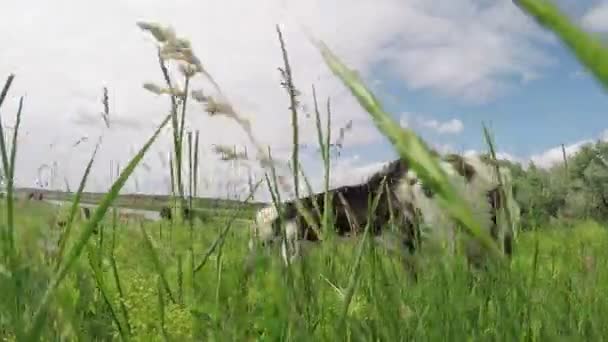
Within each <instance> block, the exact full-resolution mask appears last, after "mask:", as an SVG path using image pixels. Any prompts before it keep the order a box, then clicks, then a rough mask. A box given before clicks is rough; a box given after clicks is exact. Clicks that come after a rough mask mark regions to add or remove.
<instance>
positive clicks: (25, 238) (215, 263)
mask: <svg viewBox="0 0 608 342" xmlns="http://www.w3.org/2000/svg"><path fill="white" fill-rule="evenodd" d="M16 209H17V211H16V213H17V215H16V220H17V221H16V222H17V226H19V227H27V229H22V230H19V232H18V233H17V242H16V243H17V245H18V250H19V254H20V256H21V258H20V259H22V260H28V263H27V264H26V265H24V266H26V267H24V269H23V272H24V273H23V274H22V276H23V280H24V281H23V283H22V284H21V286H22V288H21V289H19V292H20V293H21V294H22V296H20V297H14V293H15V292H14V291H15V289H11V286H10V282H8V281H7V279H4V278H2V280H1V281H0V284H3V285H2V289H3V291H2V295H3V296H4V298H3V300H2V303H3V305H5V306H6V307H5V308H3V310H2V312H1V313H0V317H2V321H1V322H2V328H3V331H4V334H3V335H4V336H8V339H9V340H10V339H11V338H10V336H11V335H12V332H14V328H15V327H14V325H12V324H11V322H14V321H13V320H12V318H11V314H13V311H12V310H13V309H11V305H9V303H12V301H15V300H18V301H19V302H20V305H21V308H22V310H23V312H22V314H23V315H25V316H26V317H27V315H28V313H29V314H31V312H29V310H31V309H32V308H33V307H35V305H36V303H37V302H38V301H39V300H40V298H41V296H42V292H43V291H42V290H43V289H44V288H45V287H46V284H47V283H48V281H49V279H50V276H51V270H52V266H51V265H52V262H53V255H54V253H56V249H54V248H53V245H54V244H53V241H54V240H56V234H53V230H52V227H49V223H48V222H50V217H52V216H53V215H54V213H55V211H56V209H54V208H53V207H52V206H47V205H43V204H40V203H32V202H18V203H17V205H16ZM108 216H109V217H106V219H105V220H104V221H103V224H102V225H101V227H100V228H101V229H100V231H99V234H97V235H96V236H94V237H93V238H92V239H91V240H90V241H89V242H88V245H87V249H86V252H85V253H83V255H82V256H81V257H80V258H79V259H78V261H77V263H76V265H75V266H74V268H73V271H72V272H71V273H70V274H69V275H68V276H67V278H66V279H65V280H64V282H63V283H62V284H61V285H60V287H59V289H58V291H57V295H56V296H55V297H54V298H53V299H52V300H51V305H49V311H48V314H47V324H46V328H45V334H44V336H45V337H46V339H48V340H57V339H66V340H72V339H74V338H78V339H80V340H110V339H114V338H118V337H119V336H120V335H121V332H120V330H121V329H122V330H123V332H122V334H123V336H129V337H130V338H131V339H133V340H137V341H144V340H153V341H156V340H170V341H187V340H196V341H203V340H206V341H237V340H238V341H242V340H264V341H276V340H298V341H304V340H322V341H337V340H344V339H348V340H356V341H364V340H365V341H371V340H383V341H398V340H416V341H437V340H449V341H466V340H500V341H516V340H517V341H521V340H536V341H539V340H563V339H565V338H568V340H571V341H572V340H580V341H585V340H594V341H597V340H603V336H606V335H607V334H608V326H607V325H606V324H604V323H605V322H604V320H605V319H604V317H605V316H606V315H607V314H608V297H607V296H606V293H608V281H607V280H608V279H606V278H607V275H606V272H605V268H604V267H603V266H602V265H605V264H606V262H608V260H607V259H608V251H607V249H606V248H605V246H606V244H607V243H608V239H607V238H608V236H607V235H606V234H607V233H606V229H605V228H604V227H601V226H599V225H597V224H595V223H593V222H581V223H579V224H578V225H576V226H575V227H574V228H568V229H565V228H560V227H555V229H553V230H547V229H545V231H544V232H542V233H534V232H528V233H524V234H522V235H521V236H520V238H519V242H518V245H517V253H516V256H515V258H514V260H513V263H512V265H511V267H510V270H503V271H500V272H493V273H491V274H485V275H483V276H482V275H475V274H474V273H470V272H468V271H466V270H465V268H464V266H463V264H461V263H459V262H455V261H453V259H450V260H451V261H446V260H443V259H440V258H441V256H440V255H439V254H437V253H433V252H432V251H429V252H427V253H423V254H422V255H421V256H420V259H419V260H418V262H419V266H420V267H421V269H423V272H422V275H421V279H420V280H419V282H418V283H413V282H411V281H410V280H409V278H408V277H407V276H406V274H405V273H404V272H403V268H402V265H401V264H400V261H399V259H398V258H396V257H395V256H391V255H388V254H387V253H386V252H385V251H384V250H383V249H376V248H374V244H371V243H369V244H365V245H364V246H363V250H362V252H361V262H360V263H359V265H358V266H355V265H356V260H357V256H358V255H359V254H358V253H359V247H360V244H359V243H360V240H355V239H352V240H339V241H335V242H331V243H327V244H323V245H317V246H309V248H308V249H307V256H308V257H307V258H305V259H302V260H303V261H299V262H298V263H296V264H293V265H292V267H291V269H290V270H289V273H288V271H286V269H285V267H283V265H282V264H281V263H280V260H279V259H278V258H277V257H275V254H277V251H272V252H271V253H269V254H262V255H261V256H259V257H258V259H257V261H256V263H255V267H254V271H253V273H252V274H250V275H249V276H247V274H246V273H245V272H244V270H243V260H244V258H245V256H246V243H247V238H248V237H247V233H246V229H244V228H245V225H244V224H243V223H242V222H241V223H235V224H234V226H232V227H231V228H230V230H229V231H228V233H227V234H226V235H225V239H224V240H223V242H222V243H220V244H219V245H218V246H217V248H216V249H215V250H214V251H213V252H212V253H211V254H209V249H210V247H211V246H212V245H214V243H215V242H216V240H217V237H218V236H220V235H221V234H222V231H226V227H227V225H228V224H229V219H225V220H224V219H222V220H221V221H215V222H209V223H205V224H203V223H200V222H199V223H197V224H196V225H195V226H194V227H189V226H188V225H175V226H171V225H170V223H168V222H147V223H142V222H139V221H130V222H118V223H117V225H116V227H113V220H112V219H111V215H108ZM55 229H56V228H55ZM148 241H150V242H151V244H149V243H148ZM41 246H42V247H43V248H41ZM44 246H45V247H44ZM441 260H443V262H440V261H441ZM156 261H158V262H156ZM201 264H202V266H201ZM354 267H359V270H357V271H354V270H353V268H354ZM193 270H197V271H196V272H194V271H193ZM353 274H356V275H357V276H356V277H354V278H353ZM119 327H120V328H119Z"/></svg>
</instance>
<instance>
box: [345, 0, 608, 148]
mask: <svg viewBox="0 0 608 342" xmlns="http://www.w3.org/2000/svg"><path fill="white" fill-rule="evenodd" d="M594 3H598V2H597V1H596V2H593V1H580V2H577V3H574V2H568V1H562V2H561V3H560V5H561V7H562V8H564V9H565V10H568V11H569V12H568V14H569V15H570V16H571V17H572V18H573V19H574V20H580V19H581V17H582V16H583V15H584V14H585V13H586V12H587V11H588V10H589V9H590V8H592V7H593V6H592V5H593V4H594ZM600 3H601V2H600ZM540 48H541V49H542V50H543V52H544V53H545V54H546V55H548V56H551V59H552V61H551V63H550V64H549V65H547V66H545V67H543V68H541V69H540V70H539V75H538V77H536V78H535V79H532V80H526V81H524V80H522V79H521V78H517V77H511V79H509V78H508V77H509V76H510V75H509V76H507V77H506V78H504V79H505V80H507V82H508V85H509V88H508V89H507V90H505V91H503V92H502V93H501V94H499V95H497V96H495V97H494V98H492V99H491V100H488V101H483V102H482V103H472V102H470V101H463V100H461V99H459V98H455V97H454V96H445V95H443V94H441V93H438V92H437V91H433V90H429V89H423V90H412V89H410V88H408V87H407V85H406V84H404V82H403V80H402V79H400V78H399V77H394V76H393V75H392V73H391V70H390V69H389V68H387V67H386V66H383V65H380V66H377V67H376V68H375V70H374V77H375V78H376V79H377V80H379V84H380V85H379V86H377V87H376V88H375V89H376V92H377V93H378V95H379V97H380V99H381V100H382V102H383V103H384V105H385V107H386V109H387V110H388V111H389V112H391V113H392V114H393V115H394V117H395V118H396V119H397V120H399V119H400V118H401V117H402V113H404V112H407V113H414V114H416V116H417V117H419V118H427V119H434V120H437V121H443V122H446V121H448V120H454V119H457V120H460V121H461V122H462V124H463V127H464V128H463V130H462V131H460V132H458V133H456V134H439V133H438V132H437V131H436V130H434V129H430V128H428V127H425V126H424V125H421V124H420V123H416V122H413V123H412V122H410V127H411V128H413V129H414V130H415V131H416V132H417V133H418V134H420V135H421V136H422V137H423V138H424V139H425V140H427V141H429V142H431V143H434V144H439V145H444V146H445V145H449V146H450V147H451V148H454V149H456V150H457V151H466V150H476V151H479V150H483V149H485V142H484V140H483V135H482V126H481V124H482V122H485V123H486V124H488V125H489V126H490V127H491V129H492V131H493V133H494V135H495V140H496V142H497V144H498V148H499V150H500V151H502V152H506V153H508V154H509V155H511V156H515V157H516V158H518V159H519V160H527V158H529V157H530V156H532V155H537V156H538V155H542V154H543V152H545V151H547V150H550V149H551V148H554V147H556V146H559V145H560V144H564V145H566V146H569V145H573V144H577V143H578V142H581V141H584V140H588V139H598V138H600V137H602V134H603V133H604V132H605V130H606V129H608V111H607V109H608V94H606V92H605V90H604V88H603V87H602V86H601V85H600V84H599V83H598V82H597V81H596V80H595V79H594V78H593V77H592V76H591V75H590V74H587V73H586V72H584V71H583V70H584V69H583V66H582V65H581V64H580V63H579V62H578V61H577V60H576V58H575V57H574V55H573V54H572V53H571V52H570V51H569V49H568V48H567V47H566V46H565V45H563V44H562V43H561V42H557V41H556V42H554V43H552V44H544V45H541V47H540ZM357 154H360V155H367V156H373V157H372V158H373V159H374V160H385V159H387V158H391V157H392V156H393V153H392V151H391V149H390V147H389V146H388V144H387V143H378V144H373V145H368V146H364V147H359V148H358V149H356V150H355V149H351V150H349V151H347V152H346V153H345V155H357Z"/></svg>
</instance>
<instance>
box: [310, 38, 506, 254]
mask: <svg viewBox="0 0 608 342" xmlns="http://www.w3.org/2000/svg"><path fill="white" fill-rule="evenodd" d="M311 40H312V41H313V44H315V45H316V46H317V48H318V49H319V50H320V52H321V55H322V56H323V59H324V60H325V63H326V64H327V65H328V66H329V68H330V69H331V71H332V72H333V73H334V74H335V75H336V76H338V77H339V78H340V80H342V82H343V83H344V84H345V85H346V86H347V88H348V89H349V90H350V91H351V93H352V94H353V95H354V96H355V97H356V98H357V100H358V101H359V104H361V106H363V108H365V110H366V111H367V112H368V113H369V114H370V116H371V117H372V119H373V122H374V124H375V125H376V127H377V128H378V129H379V130H380V131H381V132H382V133H383V134H384V135H385V136H386V137H387V138H388V139H389V140H390V142H391V143H392V145H393V146H394V147H395V149H396V150H397V152H398V153H399V155H400V156H401V158H404V159H405V160H406V161H407V162H408V163H409V164H410V166H411V168H412V169H414V171H416V173H417V174H418V175H419V176H420V177H421V178H422V180H423V181H424V182H425V183H426V184H428V186H429V187H430V188H432V189H433V190H435V191H436V192H437V193H438V195H439V196H438V197H439V202H440V204H441V205H442V206H443V207H445V209H446V210H448V212H449V213H450V215H451V216H452V217H453V218H454V219H456V220H457V221H458V222H459V223H460V224H461V225H462V226H463V228H464V229H465V230H466V231H467V232H468V233H470V234H471V235H473V236H474V237H475V238H477V239H478V240H479V241H480V242H481V243H482V245H484V247H486V248H488V249H489V250H490V251H491V252H492V253H493V254H494V255H495V256H496V257H498V258H499V259H502V257H503V255H502V254H501V253H500V250H499V249H498V247H497V246H496V244H495V243H494V242H493V241H492V239H491V238H490V236H489V234H487V233H486V232H485V231H483V230H482V229H481V227H480V225H479V223H478V222H476V221H475V220H474V218H473V215H472V212H471V209H470V207H469V205H468V204H467V203H466V202H464V201H462V200H461V199H460V198H458V195H457V193H456V191H455V190H454V188H453V187H452V185H451V184H450V183H449V181H448V178H447V175H446V174H445V172H444V171H443V169H441V167H440V165H439V163H438V161H437V159H436V158H434V157H433V155H432V154H431V153H430V151H429V149H428V148H427V147H426V144H425V143H424V142H423V141H422V140H421V139H420V138H419V137H418V136H417V135H416V134H415V133H414V132H412V131H411V130H409V129H405V128H402V127H401V126H400V125H399V124H398V123H397V122H396V121H395V120H394V119H393V118H392V117H391V116H390V115H389V114H388V113H386V112H385V111H384V109H383V108H382V105H381V104H380V102H379V101H378V100H377V99H376V97H375V96H374V94H373V93H372V92H371V91H370V90H369V89H367V87H366V86H365V85H364V84H363V82H362V81H361V79H360V78H359V76H358V75H357V73H356V72H355V71H352V70H350V69H349V68H348V67H347V66H346V65H344V64H343V63H342V62H341V61H340V60H339V59H338V57H337V56H335V55H334V54H333V52H332V51H331V50H330V49H329V48H328V47H327V45H325V43H323V42H322V41H318V40H315V39H312V38H311Z"/></svg>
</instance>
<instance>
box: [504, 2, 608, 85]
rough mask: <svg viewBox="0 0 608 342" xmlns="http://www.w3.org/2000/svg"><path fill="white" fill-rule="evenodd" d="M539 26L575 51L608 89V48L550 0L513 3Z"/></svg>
mask: <svg viewBox="0 0 608 342" xmlns="http://www.w3.org/2000/svg"><path fill="white" fill-rule="evenodd" d="M513 3H515V5H517V6H518V7H519V8H521V9H522V10H523V11H524V12H525V13H527V14H529V15H530V16H531V17H532V18H534V20H536V22H537V23H538V24H540V25H541V26H543V27H545V28H546V29H549V30H551V31H553V33H555V34H556V35H557V36H558V37H559V38H560V39H561V40H562V42H564V43H565V44H566V46H568V48H570V50H572V52H573V53H574V55H575V56H576V58H577V59H578V60H579V61H580V62H582V63H583V64H584V65H585V66H586V67H587V68H588V69H589V70H590V71H591V72H592V73H593V75H594V76H595V78H596V79H597V80H598V81H599V82H600V83H601V84H602V85H603V86H604V89H607V90H608V49H607V48H606V47H605V46H603V45H602V43H601V42H600V40H599V39H597V38H594V37H593V36H592V35H591V34H589V33H587V32H585V31H584V30H583V29H581V28H580V27H578V26H576V25H575V24H574V23H572V21H571V20H570V19H569V18H568V17H567V16H566V15H565V14H563V13H562V12H561V11H560V10H559V8H558V7H557V6H556V5H555V4H553V3H551V2H550V1H547V0H513Z"/></svg>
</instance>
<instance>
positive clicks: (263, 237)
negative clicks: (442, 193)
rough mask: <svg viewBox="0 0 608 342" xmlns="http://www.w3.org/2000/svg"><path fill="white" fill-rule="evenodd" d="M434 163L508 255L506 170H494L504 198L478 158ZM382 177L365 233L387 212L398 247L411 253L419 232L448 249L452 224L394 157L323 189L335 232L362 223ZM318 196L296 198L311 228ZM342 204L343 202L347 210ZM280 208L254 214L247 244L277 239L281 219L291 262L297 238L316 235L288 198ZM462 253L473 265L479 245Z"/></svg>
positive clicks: (379, 226)
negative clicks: (358, 179)
mask: <svg viewBox="0 0 608 342" xmlns="http://www.w3.org/2000/svg"><path fill="white" fill-rule="evenodd" d="M440 165H441V167H442V168H443V169H444V171H445V172H446V173H447V175H448V178H449V180H450V181H451V183H452V185H453V186H454V187H455V188H456V190H457V192H458V194H459V195H460V197H461V198H462V199H464V200H466V201H467V202H469V204H470V207H471V208H472V209H473V214H474V215H475V218H476V219H477V220H478V222H480V223H482V227H483V228H484V229H487V231H488V232H489V233H490V234H491V236H492V237H493V238H494V240H495V241H496V242H497V243H498V244H499V246H500V248H501V249H502V250H503V251H504V252H505V253H506V254H507V255H511V253H512V241H513V236H512V231H513V230H512V227H508V225H507V224H506V223H505V222H509V221H510V222H511V223H517V222H518V218H519V208H518V206H517V203H516V202H515V201H514V199H513V197H514V196H513V192H512V185H511V184H512V183H511V178H510V173H509V171H508V170H507V169H504V168H501V169H500V170H501V176H502V182H503V184H504V189H505V194H506V197H507V198H505V199H503V198H502V196H501V192H500V191H499V181H498V177H497V176H496V172H495V169H494V167H493V166H492V165H491V164H489V163H487V162H484V161H483V160H482V159H481V158H480V157H478V156H466V157H461V156H458V155H447V156H444V157H442V158H441V159H440ZM383 179H385V184H386V185H387V186H386V187H384V189H383V190H384V191H382V193H381V195H380V200H379V201H378V206H377V208H376V211H375V212H374V216H373V222H372V224H371V226H370V230H371V232H372V233H373V234H374V235H376V236H378V235H380V234H382V233H383V232H384V231H385V228H386V227H387V224H388V223H389V222H391V220H390V219H391V217H390V212H391V211H392V213H393V221H392V222H393V223H394V226H393V228H396V229H397V231H398V232H399V233H400V234H399V235H400V236H401V241H400V242H401V245H402V246H403V247H404V248H405V249H406V250H407V252H409V253H414V252H415V250H416V248H417V246H418V245H419V244H420V242H421V241H420V239H421V233H424V234H423V235H425V236H426V237H427V238H431V239H435V240H445V242H447V245H448V246H450V247H451V249H452V250H454V240H455V238H454V235H455V234H454V233H455V231H456V228H457V225H456V223H455V222H454V221H453V220H452V219H451V217H450V216H449V215H448V213H446V212H444V211H443V210H442V208H441V206H440V204H439V202H438V201H437V197H436V196H435V194H434V193H433V192H432V191H431V190H430V189H429V188H428V187H427V186H425V185H424V184H423V182H422V181H421V180H420V179H419V178H418V177H417V175H416V173H415V172H414V171H413V170H411V169H410V168H409V167H408V165H407V163H406V162H405V161H403V160H399V159H398V160H394V161H391V162H390V163H388V165H387V166H386V167H385V168H384V169H382V170H381V171H379V172H377V173H375V174H373V175H372V176H371V177H370V178H369V179H368V180H367V181H365V182H363V183H362V184H358V185H349V186H342V187H338V188H335V189H332V190H330V191H329V192H330V193H331V196H330V197H331V198H332V200H331V203H330V208H331V210H332V211H333V212H334V229H335V231H336V233H337V234H338V235H342V236H343V235H347V234H349V233H351V232H352V230H353V228H352V227H353V224H352V222H351V221H356V223H357V224H356V225H355V226H358V227H360V228H363V227H365V225H366V224H367V220H368V211H369V209H370V208H369V206H370V204H371V200H368V199H370V198H371V199H373V198H375V196H376V195H377V194H378V193H379V192H380V190H381V189H382V188H383V187H381V183H382V180H383ZM386 190H388V191H386ZM324 198H325V196H324V193H319V194H315V195H312V196H308V197H304V198H301V199H300V203H301V204H302V205H303V206H304V207H305V208H306V209H307V210H308V211H309V212H310V213H312V214H313V217H314V218H315V223H316V226H317V227H319V226H320V224H319V222H320V218H319V217H318V216H317V215H315V206H314V205H313V203H314V202H316V203H317V208H321V210H322V208H323V204H324ZM341 198H342V200H341ZM344 202H346V203H347V204H348V209H347V207H345V205H344ZM281 206H282V208H283V212H284V216H283V219H282V220H279V215H278V212H277V210H276V208H275V207H274V205H272V204H271V205H269V206H266V207H264V208H262V209H260V210H259V211H258V212H257V213H256V217H255V221H254V223H253V224H252V226H251V235H252V236H251V239H250V242H249V248H250V249H251V250H254V248H255V246H256V245H257V244H261V245H268V244H272V243H273V242H275V241H280V240H282V232H281V229H280V226H279V222H282V223H283V224H282V227H283V228H284V232H285V240H284V241H283V243H281V252H282V256H283V258H284V260H285V262H287V260H288V259H289V260H291V261H293V260H294V258H295V257H297V256H298V255H299V254H300V241H301V240H308V241H319V240H320V237H319V236H318V235H317V234H316V232H315V230H314V229H313V228H312V227H311V226H310V225H309V224H308V223H307V222H306V220H305V219H304V217H303V216H302V215H301V213H300V212H299V211H298V210H297V208H296V203H295V201H294V200H291V201H287V202H285V203H283V204H282V205H281ZM506 206H508V207H509V212H510V215H511V216H510V217H509V218H510V219H511V220H508V219H507V220H505V219H504V218H506V217H504V218H502V219H501V218H500V217H499V216H500V215H502V214H501V213H502V212H503V211H502V210H500V209H501V208H504V207H506ZM351 213H352V214H353V216H354V218H355V219H354V220H353V219H352V218H350V219H349V215H348V214H351ZM421 226H422V227H423V228H424V230H422V229H421V228H422V227H421ZM466 252H467V257H468V259H469V261H470V262H473V263H477V262H476V261H478V260H479V259H482V258H483V257H482V255H481V253H482V248H481V246H478V245H477V244H476V242H475V241H474V240H469V241H467V245H466Z"/></svg>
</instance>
